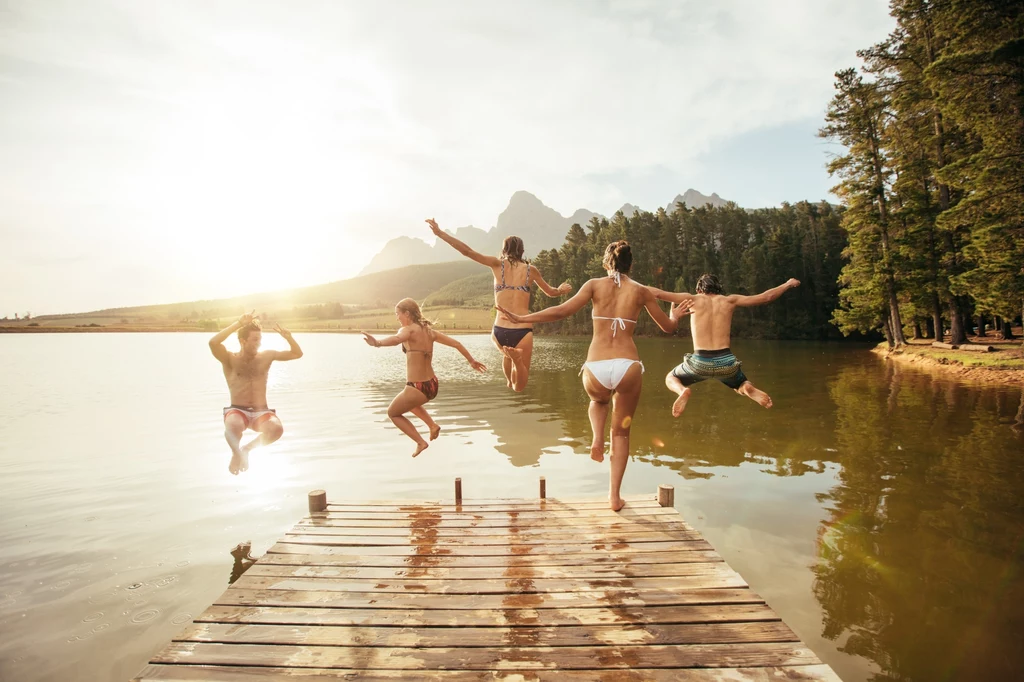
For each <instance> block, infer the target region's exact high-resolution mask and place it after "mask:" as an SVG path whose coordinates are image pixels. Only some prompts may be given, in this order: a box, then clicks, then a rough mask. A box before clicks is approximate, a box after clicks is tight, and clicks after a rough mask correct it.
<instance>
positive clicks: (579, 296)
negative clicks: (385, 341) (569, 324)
mask: <svg viewBox="0 0 1024 682" xmlns="http://www.w3.org/2000/svg"><path fill="white" fill-rule="evenodd" d="M593 297H594V285H593V280H587V282H586V283H585V284H584V285H583V286H581V287H580V290H579V291H578V292H576V295H575V296H573V297H572V298H570V299H569V300H568V301H566V302H565V303H562V304H561V305H556V306H551V307H550V308H545V309H544V310H538V311H537V312H535V313H530V314H529V315H516V314H515V313H510V312H509V311H507V310H505V309H504V308H502V307H501V306H497V308H498V310H500V311H501V312H502V313H503V314H504V315H505V317H507V318H508V319H510V320H512V321H513V322H554V321H555V320H561V319H563V318H566V317H569V316H570V315H572V314H573V313H575V312H577V311H578V310H579V309H580V308H582V307H583V306H585V305H586V304H587V301H589V300H590V299H592V298H593Z"/></svg>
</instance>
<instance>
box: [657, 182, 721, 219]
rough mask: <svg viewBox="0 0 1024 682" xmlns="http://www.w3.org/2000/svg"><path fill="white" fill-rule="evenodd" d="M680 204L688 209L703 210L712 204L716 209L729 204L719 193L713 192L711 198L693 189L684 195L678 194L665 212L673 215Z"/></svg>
mask: <svg viewBox="0 0 1024 682" xmlns="http://www.w3.org/2000/svg"><path fill="white" fill-rule="evenodd" d="M679 203H684V204H686V206H687V208H703V207H704V206H706V205H707V204H711V205H712V206H714V207H715V208H719V207H721V206H725V205H726V204H728V203H729V202H728V201H727V200H725V199H723V198H722V197H720V196H718V193H717V192H712V193H711V196H707V195H706V194H701V193H700V192H698V191H697V190H695V189H693V188H692V187H691V188H690V189H688V190H686V191H685V192H683V193H682V194H677V195H676V198H675V199H673V200H672V201H671V202H670V203H669V205H668V206H666V207H665V210H666V211H668V212H669V213H671V212H672V211H674V210H676V205H677V204H679Z"/></svg>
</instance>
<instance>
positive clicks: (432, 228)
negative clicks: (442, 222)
mask: <svg viewBox="0 0 1024 682" xmlns="http://www.w3.org/2000/svg"><path fill="white" fill-rule="evenodd" d="M427 225H430V231H431V232H433V233H434V234H436V235H438V236H440V235H441V228H440V227H438V226H437V221H436V220H434V219H433V218H427Z"/></svg>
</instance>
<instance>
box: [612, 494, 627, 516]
mask: <svg viewBox="0 0 1024 682" xmlns="http://www.w3.org/2000/svg"><path fill="white" fill-rule="evenodd" d="M608 506H609V507H610V508H611V510H612V511H613V512H617V511H619V510H620V509H622V508H623V507H625V506H626V501H625V500H624V499H622V498H621V497H612V496H611V495H609V496H608Z"/></svg>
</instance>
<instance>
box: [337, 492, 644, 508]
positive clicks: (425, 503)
mask: <svg viewBox="0 0 1024 682" xmlns="http://www.w3.org/2000/svg"><path fill="white" fill-rule="evenodd" d="M622 499H623V500H625V501H626V504H628V505H630V506H634V505H636V506H641V505H645V504H650V503H651V502H654V503H657V501H658V500H657V497H656V496H655V495H654V494H653V493H651V494H641V495H623V496H622ZM327 506H328V507H400V508H403V509H418V508H433V507H455V506H462V507H494V508H496V509H518V508H520V507H544V506H546V507H548V508H551V507H579V508H587V507H592V508H593V507H596V508H600V507H604V508H607V507H608V502H607V501H606V500H601V499H595V498H593V497H587V498H570V499H563V498H559V497H548V498H544V499H541V498H539V497H534V498H527V497H502V498H468V497H464V498H463V499H462V504H461V505H456V504H455V500H453V499H444V500H416V501H415V502H407V501H404V500H342V501H331V500H328V501H327Z"/></svg>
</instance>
